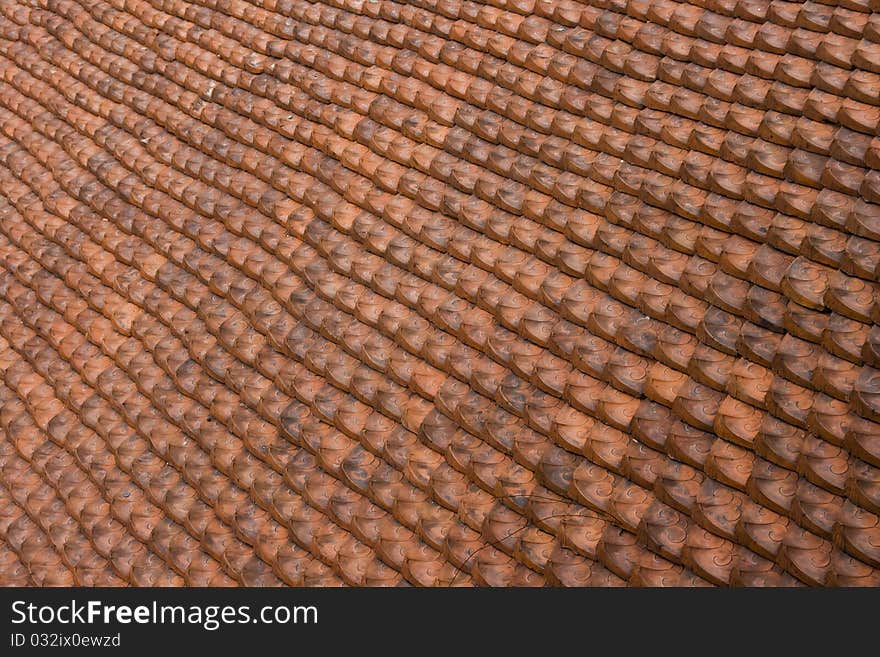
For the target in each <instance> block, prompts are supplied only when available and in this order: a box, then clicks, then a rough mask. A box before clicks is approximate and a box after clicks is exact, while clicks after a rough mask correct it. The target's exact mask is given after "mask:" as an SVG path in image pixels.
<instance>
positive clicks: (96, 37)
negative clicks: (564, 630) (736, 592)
mask: <svg viewBox="0 0 880 657" xmlns="http://www.w3.org/2000/svg"><path fill="white" fill-rule="evenodd" d="M221 9H222V11H221ZM878 26H880V20H878V18H877V16H876V12H873V9H872V6H871V3H870V2H868V1H867V0H849V1H848V2H846V3H842V4H841V5H840V6H838V5H837V4H835V3H833V2H826V3H824V4H816V3H807V4H797V3H790V2H777V1H773V2H759V1H757V0H740V1H739V2H729V1H726V0H723V1H722V0H707V1H705V2H699V3H697V2H691V3H688V2H678V1H673V0H662V1H658V2H650V3H646V2H634V1H630V2H606V1H604V0H603V1H599V2H593V3H590V5H584V4H580V3H578V2H573V1H571V0H563V1H562V2H545V1H539V2H529V1H528V0H499V1H498V2H493V3H492V4H491V6H490V5H488V4H481V3H462V2H459V1H458V0H441V1H439V2H423V3H419V4H418V6H413V5H407V4H406V3H401V2H397V1H396V0H381V1H380V2H370V3H360V2H356V1H355V2H350V1H348V0H340V1H338V2H335V1H334V2H332V3H327V2H325V3H322V2H318V3H307V2H300V1H296V0H295V1H293V2H275V1H274V0H270V1H268V2H255V1H253V0H231V1H230V2H225V3H223V6H222V8H220V7H218V6H217V5H216V3H213V2H209V1H208V0H185V1H184V0H173V1H170V2H165V3H163V4H162V6H161V8H157V7H156V6H154V5H152V4H150V3H147V2H144V1H143V0H135V1H133V2H121V0H106V1H104V0H101V1H99V2H97V3H96V2H91V1H90V2H82V1H81V0H64V1H62V2H56V3H50V5H48V6H39V7H36V6H33V7H32V6H27V7H25V6H22V5H19V4H15V3H12V4H11V5H8V6H4V7H2V8H0V427H2V430H0V436H2V439H0V584H4V585H40V586H48V585H86V586H119V585H124V584H136V585H195V586H227V585H245V586H277V585H294V586H302V585H306V586H336V585H343V584H344V585H355V586H399V585H405V584H415V585H420V586H460V585H471V586H472V585H491V586H539V585H552V586H559V585H562V586H619V585H633V586H661V585H662V586H706V585H722V586H728V585H730V586H741V585H746V586H755V585H763V586H795V585H801V584H807V585H827V586H853V585H864V586H876V585H878V583H880V520H878V514H880V474H878V473H880V327H878V325H877V324H878V322H880V209H878V207H880V141H878V140H880V137H878V125H880V100H878V98H877V94H876V89H877V86H878V82H880V46H878V45H877V44H878V42H880V28H878Z"/></svg>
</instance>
